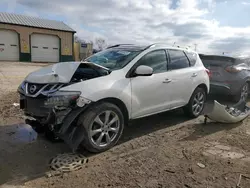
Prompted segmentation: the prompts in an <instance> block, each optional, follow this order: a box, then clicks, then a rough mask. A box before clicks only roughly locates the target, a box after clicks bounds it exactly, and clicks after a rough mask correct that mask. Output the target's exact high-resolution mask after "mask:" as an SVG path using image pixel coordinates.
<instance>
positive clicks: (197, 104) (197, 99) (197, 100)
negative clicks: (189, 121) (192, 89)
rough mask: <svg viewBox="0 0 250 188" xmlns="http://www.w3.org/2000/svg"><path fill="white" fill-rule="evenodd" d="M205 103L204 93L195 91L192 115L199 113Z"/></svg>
mask: <svg viewBox="0 0 250 188" xmlns="http://www.w3.org/2000/svg"><path fill="white" fill-rule="evenodd" d="M204 103H205V95H204V93H202V92H198V93H196V95H195V96H194V100H193V104H192V110H193V113H194V115H199V114H200V113H201V111H202V110H203V107H204Z"/></svg>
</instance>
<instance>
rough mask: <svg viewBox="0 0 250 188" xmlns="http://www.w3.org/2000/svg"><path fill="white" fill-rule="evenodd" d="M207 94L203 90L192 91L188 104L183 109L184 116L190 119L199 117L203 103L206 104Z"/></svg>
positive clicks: (199, 88)
mask: <svg viewBox="0 0 250 188" xmlns="http://www.w3.org/2000/svg"><path fill="white" fill-rule="evenodd" d="M206 98H207V94H206V91H205V89H203V88H201V87H198V88H196V89H195V90H194V92H193V94H192V96H191V98H190V100H189V102H188V104H187V105H186V106H185V107H184V108H183V110H184V112H185V114H186V115H187V116H189V117H191V118H197V117H198V116H199V115H201V113H202V111H203V109H204V106H205V102H206Z"/></svg>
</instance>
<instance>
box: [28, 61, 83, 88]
mask: <svg viewBox="0 0 250 188" xmlns="http://www.w3.org/2000/svg"><path fill="white" fill-rule="evenodd" d="M80 64H81V62H62V63H56V64H53V65H50V66H47V67H44V68H41V69H39V70H37V71H34V72H32V73H30V74H29V75H28V76H27V77H26V78H25V81H27V82H31V83H38V84H45V83H68V82H70V80H71V78H72V76H73V75H74V73H75V71H76V69H77V68H78V66H79V65H80Z"/></svg>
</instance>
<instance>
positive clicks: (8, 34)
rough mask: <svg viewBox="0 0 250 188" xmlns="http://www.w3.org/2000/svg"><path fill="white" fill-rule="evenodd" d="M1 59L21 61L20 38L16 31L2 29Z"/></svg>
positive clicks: (0, 35) (0, 34)
mask: <svg viewBox="0 0 250 188" xmlns="http://www.w3.org/2000/svg"><path fill="white" fill-rule="evenodd" d="M0 60H4V61H19V40H18V35H17V33H16V32H14V31H11V30H0Z"/></svg>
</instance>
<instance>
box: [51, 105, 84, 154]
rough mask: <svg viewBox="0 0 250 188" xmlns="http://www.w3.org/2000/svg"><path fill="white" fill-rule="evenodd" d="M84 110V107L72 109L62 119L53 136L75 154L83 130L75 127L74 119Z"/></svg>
mask: <svg viewBox="0 0 250 188" xmlns="http://www.w3.org/2000/svg"><path fill="white" fill-rule="evenodd" d="M85 109H86V106H85V107H82V108H76V109H73V110H72V111H71V112H70V113H69V114H68V115H67V116H66V117H65V118H64V119H63V123H62V124H61V126H59V127H58V128H56V129H55V134H56V135H57V136H58V137H59V138H61V139H62V140H64V142H65V143H66V144H68V145H69V147H70V148H71V149H72V150H73V152H75V151H76V150H77V149H78V147H79V145H80V144H81V142H82V141H83V139H84V129H83V127H82V126H79V125H77V122H75V119H76V118H77V117H78V116H79V115H80V113H82V112H83V111H84V110H85Z"/></svg>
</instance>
